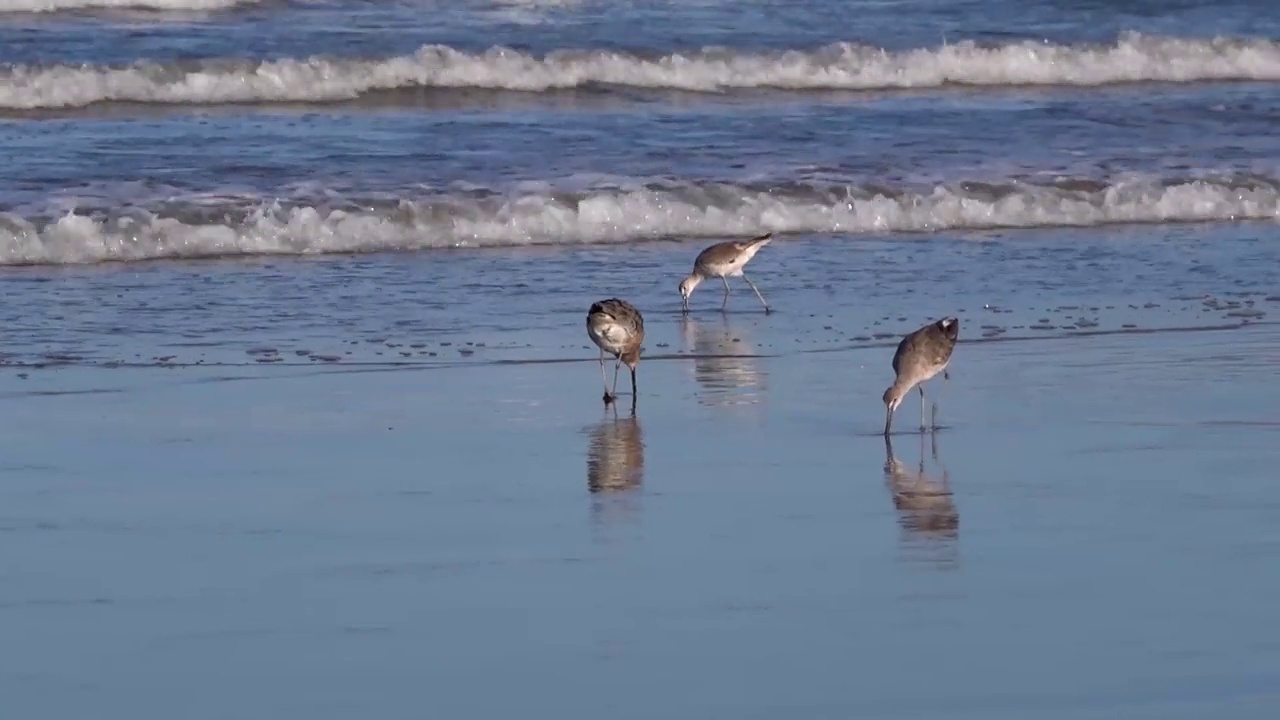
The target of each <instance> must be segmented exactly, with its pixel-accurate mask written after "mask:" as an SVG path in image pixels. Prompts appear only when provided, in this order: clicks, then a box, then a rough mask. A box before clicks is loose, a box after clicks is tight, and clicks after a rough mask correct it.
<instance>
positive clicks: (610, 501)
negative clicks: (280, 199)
mask: <svg viewBox="0 0 1280 720" xmlns="http://www.w3.org/2000/svg"><path fill="white" fill-rule="evenodd" d="M762 289H765V292H766V294H768V292H769V289H768V288H767V287H765V286H763V284H762ZM712 290H713V292H709V293H707V295H709V296H711V297H703V296H701V295H699V296H698V297H699V299H700V300H701V302H702V304H704V305H705V304H708V303H709V304H711V305H712V306H714V305H715V304H716V303H715V301H717V300H718V293H717V292H714V288H712ZM746 299H747V298H746V297H744V296H743V295H738V296H736V298H735V301H737V302H741V303H742V306H741V307H740V309H739V311H738V312H735V313H731V314H729V315H728V316H723V315H721V314H720V313H718V312H715V311H714V310H712V309H707V308H705V307H701V308H700V309H699V310H698V311H697V312H696V313H695V314H694V316H693V319H692V320H691V321H688V322H682V321H680V320H679V319H676V318H675V317H674V316H673V317H667V316H666V315H664V314H661V313H656V312H655V313H654V318H653V319H652V320H651V321H650V323H649V325H650V341H649V343H647V346H648V350H647V356H646V359H645V360H643V361H642V364H641V367H640V397H639V398H638V403H637V405H638V407H637V412H636V415H635V416H634V417H631V415H630V413H629V412H628V408H627V403H628V402H629V400H630V398H629V397H628V396H627V395H623V397H622V401H623V406H622V408H621V410H620V411H619V412H618V413H617V414H616V416H615V413H614V411H613V410H609V411H606V410H605V409H604V408H602V407H601V405H600V400H599V396H600V387H599V382H600V379H599V371H598V368H597V366H596V362H595V353H594V352H592V351H590V350H588V349H586V348H571V349H564V350H559V351H554V352H547V353H546V354H547V357H545V358H543V359H544V360H546V361H545V362H519V361H517V360H512V359H502V358H499V359H494V360H492V361H490V360H488V359H484V358H482V357H481V358H471V359H470V361H467V362H461V361H459V362H451V363H443V362H436V363H435V364H431V363H430V362H426V361H424V362H423V363H422V364H416V365H409V366H404V367H394V366H378V365H376V364H370V365H366V366H353V367H344V366H342V363H338V364H336V365H335V364H327V363H323V362H319V363H316V362H311V363H309V364H308V362H307V361H304V360H302V359H301V356H295V357H291V358H289V360H288V362H287V363H284V364H279V365H275V366H269V367H264V366H262V365H257V364H255V363H253V362H245V363H244V364H241V365H236V366H224V367H200V366H195V365H192V366H187V367H180V368H161V367H112V368H104V367H101V366H98V365H92V364H90V365H74V364H73V365H70V366H67V367H65V368H62V369H57V370H56V371H51V370H47V369H46V370H45V371H43V372H37V371H34V370H32V371H29V376H28V377H27V378H26V379H22V380H19V379H17V378H16V376H15V374H14V373H13V372H12V370H9V371H6V373H5V375H4V377H3V379H0V399H2V401H3V403H4V404H5V406H6V407H5V411H6V414H7V416H8V417H10V418H11V420H10V422H9V423H7V431H6V435H7V438H6V443H5V444H6V451H5V458H4V462H3V464H2V466H0V508H3V510H0V531H2V532H0V537H3V538H4V543H3V548H4V549H3V550H2V551H0V552H3V553H4V560H3V563H0V567H3V568H4V580H5V582H4V583H3V584H0V633H2V634H3V636H4V637H5V638H6V639H7V643H6V644H7V646H8V647H9V648H10V652H8V653H5V654H4V656H3V658H2V659H0V696H3V697H5V698H6V700H5V705H6V707H7V708H8V709H9V712H12V713H13V714H14V716H15V717H85V716H88V715H92V714H95V713H107V714H109V715H112V716H121V717H124V716H135V717H185V718H222V717H228V716H237V717H282V716H288V717H302V716H305V717H310V718H330V717H332V718H339V717H351V716H352V715H353V714H364V715H370V716H377V717H383V718H393V717H405V718H408V717H422V716H424V715H434V714H443V715H447V716H449V717H506V716H510V715H512V714H515V713H520V714H525V713H530V712H534V713H538V714H547V715H558V716H561V717H588V716H598V715H599V714H601V713H608V714H610V715H612V716H615V717H627V718H630V717H635V718H641V717H645V718H648V717H654V716H658V715H663V716H668V717H689V718H694V717H696V718H714V717H725V718H730V717H732V718H744V717H782V716H796V715H798V716H803V717H849V716H871V717H903V718H906V717H939V718H942V717H946V718H957V717H959V718H1004V717H1007V718H1023V717H1026V716H1028V715H1030V714H1035V715H1036V716H1037V717H1051V718H1057V717H1062V718H1111V717H1126V718H1171V717H1174V718H1181V717H1186V718H1192V717H1195V718H1199V717H1204V716H1205V715H1206V714H1210V715H1213V716H1214V717H1216V718H1262V717H1267V716H1268V715H1267V713H1269V712H1270V710H1271V709H1274V707H1275V706H1276V703H1277V702H1280V692H1278V691H1277V690H1276V688H1277V687H1280V685H1278V684H1277V681H1278V680H1280V642H1277V641H1276V639H1275V633H1274V632H1272V631H1271V630H1270V629H1269V628H1270V627H1271V626H1272V625H1273V624H1274V623H1272V622H1271V620H1272V615H1273V610H1272V607H1271V606H1272V603H1271V602H1270V601H1269V598H1271V597H1272V596H1274V594H1275V593H1276V591H1277V590H1280V575H1278V574H1276V573H1274V572H1272V571H1271V568H1272V567H1273V566H1274V559H1275V557H1276V555H1277V553H1280V530H1277V528H1280V523H1278V522H1277V520H1280V486H1278V485H1277V484H1276V482H1275V479H1276V478H1275V467H1276V466H1277V463H1278V462H1280V418H1278V417H1277V415H1276V413H1275V407H1276V401H1277V398H1278V397H1280V395H1277V391H1275V390H1274V383H1273V382H1272V380H1273V378H1272V375H1273V368H1274V365H1275V363H1276V361H1277V359H1280V332H1278V329H1277V327H1276V326H1275V325H1272V324H1270V323H1269V322H1267V321H1265V320H1263V321H1261V322H1250V323H1248V324H1245V325H1243V326H1238V327H1235V328H1234V329H1214V330H1192V331H1179V332H1157V333H1131V332H1123V333H1116V334H1102V335H1096V336H1083V337H1051V333H1048V332H1047V331H1046V332H1040V333H1038V332H1037V331H1033V330H1030V329H1027V328H1025V327H1024V328H1023V329H1021V330H1017V331H1014V330H1010V331H1009V332H1007V333H1004V334H997V335H998V336H997V337H990V338H983V337H982V331H981V330H980V329H978V328H975V327H974V324H975V323H974V321H972V320H966V321H965V322H966V324H965V325H964V326H963V328H962V336H963V338H964V340H965V342H963V343H962V344H961V345H960V346H959V347H958V349H957V351H956V355H955V360H954V363H953V366H952V380H951V382H950V384H949V387H948V388H947V389H946V390H945V394H944V395H943V396H942V398H941V401H940V414H939V420H940V422H941V423H942V425H943V426H944V427H943V428H942V429H941V430H940V431H939V432H938V433H936V435H933V436H929V437H925V438H922V437H921V436H920V435H919V433H918V432H916V429H915V428H916V424H917V422H916V421H917V420H918V414H917V413H918V407H919V406H918V404H917V402H916V400H915V398H914V396H913V397H912V398H910V399H908V401H907V402H905V403H904V404H903V408H902V410H901V411H900V412H899V413H898V417H897V421H896V433H895V434H894V436H893V438H892V457H890V456H888V455H887V453H886V446H885V442H884V439H883V438H882V437H881V436H880V434H879V430H880V426H881V423H882V422H883V412H882V407H881V405H880V402H879V395H880V393H881V392H883V390H884V387H885V386H887V385H888V383H889V381H890V380H891V371H890V369H889V362H888V360H889V357H890V356H891V355H892V349H891V345H892V341H884V340H880V341H876V340H875V339H874V338H868V339H866V340H852V339H841V340H839V341H838V342H837V341H835V340H832V341H831V342H828V343H823V344H822V346H821V347H808V348H806V347H799V348H795V349H787V350H785V351H784V350H783V349H782V348H783V347H784V346H785V345H787V343H788V342H791V344H792V345H793V346H794V345H797V344H799V345H803V344H804V343H795V342H792V341H794V339H795V337H796V336H797V330H796V327H797V322H798V320H797V318H796V316H795V313H791V314H790V315H789V314H788V313H787V312H786V311H783V312H779V313H775V314H773V315H770V316H767V317H766V316H764V315H763V314H761V313H759V312H758V311H756V310H754V309H752V308H751V307H750V305H749V304H747V303H746V302H745V300H746ZM751 300H754V298H751ZM1259 300H1261V298H1259ZM777 304H780V305H781V304H783V303H777ZM1067 312H1068V311H1064V313H1067ZM1033 314H1036V313H1033ZM1068 314H1069V313H1068ZM1195 317H1196V316H1195V314H1194V313H1189V314H1187V316H1186V317H1184V318H1181V320H1184V321H1185V322H1180V323H1172V324H1173V325H1179V324H1180V325H1181V326H1183V327H1196V326H1198V325H1213V326H1215V327H1218V326H1223V327H1228V326H1229V325H1230V324H1229V323H1228V322H1225V321H1224V319H1223V318H1215V319H1214V321H1213V322H1212V323H1199V322H1198V321H1197V322H1193V320H1194V319H1195ZM928 319H929V318H927V317H920V318H914V317H913V318H908V320H909V322H905V323H903V322H896V321H889V322H887V323H886V326H887V328H888V329H887V330H886V332H893V333H897V332H899V331H902V330H907V329H910V328H911V327H913V326H915V325H918V324H919V323H920V322H923V321H925V320H928ZM847 320H848V319H847V318H841V317H837V318H836V321H837V322H840V321H847ZM821 321H822V318H811V319H809V320H807V322H808V323H810V324H811V323H812V322H821ZM846 324H847V322H846ZM1008 337H1013V338H1014V339H1012V340H1009V339H1005V338H1008ZM533 342H534V344H535V345H536V346H537V347H539V348H554V346H555V345H556V343H564V344H566V345H567V344H568V343H569V342H572V340H571V339H569V338H568V335H567V334H566V333H551V332H547V333H544V334H543V335H542V336H540V337H539V336H536V334H535V335H534V336H533ZM663 345H665V347H663ZM625 384H626V380H625V370H624V373H623V379H622V380H621V381H620V386H621V385H625ZM928 389H929V391H930V394H931V397H934V396H936V394H937V393H938V392H939V391H941V390H942V383H941V382H940V381H935V382H933V383H931V384H930V386H929V388H928ZM935 453H936V457H935ZM922 460H923V465H924V467H923V471H922V470H921V461H922Z"/></svg>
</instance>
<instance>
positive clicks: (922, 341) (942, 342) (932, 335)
mask: <svg viewBox="0 0 1280 720" xmlns="http://www.w3.org/2000/svg"><path fill="white" fill-rule="evenodd" d="M959 336H960V321H959V320H957V319H956V318H953V317H945V318H942V319H941V320H939V321H937V322H933V323H929V324H928V325H925V326H924V327H922V328H920V329H919V330H916V331H915V332H913V333H910V334H909V335H907V336H906V337H904V338H902V342H900V343H898V351H897V352H895V353H894V354H893V372H894V374H895V375H896V377H894V379H893V384H892V385H890V386H889V389H888V390H885V391H884V407H885V416H884V434H885V435H886V436H888V434H889V428H890V427H892V425H893V411H894V410H897V409H898V406H899V405H901V404H902V398H904V397H906V395H907V393H909V392H911V388H913V387H917V386H918V387H919V389H920V432H924V431H925V425H924V383H925V382H927V381H928V380H929V379H930V378H932V377H933V376H935V375H937V374H938V373H942V378H943V380H950V379H951V376H950V374H949V373H948V372H947V364H948V363H949V362H951V351H952V350H954V349H955V347H956V339H957V338H958V337H959ZM932 425H933V427H934V428H935V429H936V428H937V427H938V405H937V403H934V406H933V418H932Z"/></svg>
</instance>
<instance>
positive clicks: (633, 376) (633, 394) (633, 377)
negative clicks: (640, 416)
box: [631, 368, 639, 414]
mask: <svg viewBox="0 0 1280 720" xmlns="http://www.w3.org/2000/svg"><path fill="white" fill-rule="evenodd" d="M638 395H639V393H637V392H636V369H635V368H631V412H632V413H633V414H634V413H635V411H636V397H637V396H638Z"/></svg>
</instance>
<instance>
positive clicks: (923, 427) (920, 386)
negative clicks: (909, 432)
mask: <svg viewBox="0 0 1280 720" xmlns="http://www.w3.org/2000/svg"><path fill="white" fill-rule="evenodd" d="M916 388H917V389H918V390H919V391H920V432H924V431H925V429H926V428H925V426H924V383H920V384H919V385H917V386H916Z"/></svg>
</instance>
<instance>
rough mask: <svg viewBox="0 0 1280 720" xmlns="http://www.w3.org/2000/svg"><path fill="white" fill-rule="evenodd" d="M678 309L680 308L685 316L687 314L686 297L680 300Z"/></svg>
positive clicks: (687, 300) (687, 301)
mask: <svg viewBox="0 0 1280 720" xmlns="http://www.w3.org/2000/svg"><path fill="white" fill-rule="evenodd" d="M680 308H681V312H683V313H684V314H685V315H688V314H689V298H687V297H682V298H680Z"/></svg>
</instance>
